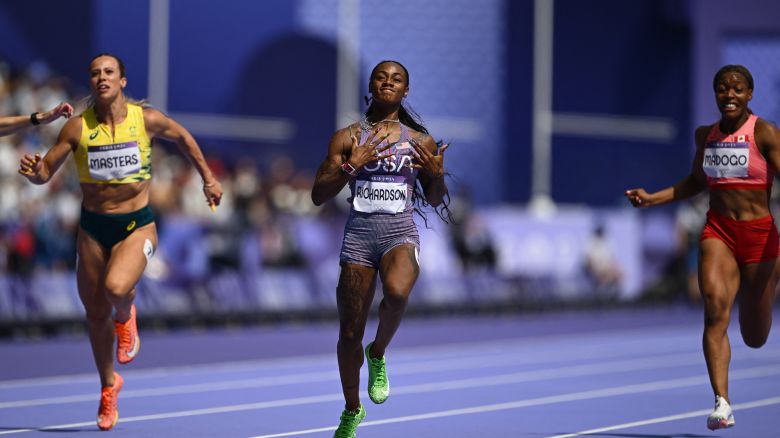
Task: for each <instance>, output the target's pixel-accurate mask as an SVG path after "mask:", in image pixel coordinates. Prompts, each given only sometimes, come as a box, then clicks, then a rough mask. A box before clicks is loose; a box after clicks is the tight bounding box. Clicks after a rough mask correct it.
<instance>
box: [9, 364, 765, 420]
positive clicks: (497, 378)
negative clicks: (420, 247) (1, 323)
mask: <svg viewBox="0 0 780 438" xmlns="http://www.w3.org/2000/svg"><path fill="white" fill-rule="evenodd" d="M775 357H780V352H778V354H776V355H775ZM510 359H511V358H510ZM507 363H510V364H511V363H512V361H510V360H507ZM700 363H701V354H700V353H688V354H672V355H664V356H653V357H640V358H635V359H628V360H620V361H614V360H613V361H609V362H596V363H592V364H584V365H570V366H566V367H556V368H545V369H542V370H531V371H519V372H515V373H509V374H499V375H494V376H484V377H470V378H466V379H457V380H448V381H443V382H432V383H424V384H416V385H406V386H401V387H397V388H394V394H415V393H421V392H435V391H442V390H454V389H465V388H474V387H483V386H495V385H504V384H512V383H520V382H530V381H537V380H551V379H558V378H569V377H581V376H592V375H598V374H606V373H615V372H625V371H637V370H648V369H658V368H668V367H675V366H680V365H698V364H700ZM437 364H438V365H439V367H438V368H436V367H435V366H433V365H437ZM420 365H422V366H419V367H418V366H412V367H408V366H407V367H403V366H401V367H394V368H393V375H410V374H419V373H425V372H434V371H436V372H441V371H445V370H453V369H454V370H458V369H461V370H462V369H467V370H476V369H480V368H486V367H491V366H494V365H495V362H486V361H484V359H483V361H482V362H478V361H477V358H474V360H473V361H469V363H464V362H461V363H457V362H451V363H449V364H441V363H437V362H436V361H432V362H429V363H426V364H420ZM324 381H333V382H338V373H337V371H336V370H335V369H334V370H332V371H327V372H318V373H306V374H291V375H286V376H271V377H259V378H254V379H239V380H230V381H219V382H206V383H199V384H188V385H173V386H165V387H157V388H150V389H137V390H125V391H124V392H122V399H123V400H126V399H129V398H141V397H155V396H168V395H178V394H194V393H203V392H213V391H228V390H236V389H247V388H260V387H269V386H282V385H295V384H302V383H314V382H324ZM95 400H96V395H95V393H86V394H77V395H69V396H61V397H46V398H37V399H28V400H15V401H8V402H0V409H10V408H21V407H30V406H43V405H54V404H65V403H76V402H94V401H95Z"/></svg>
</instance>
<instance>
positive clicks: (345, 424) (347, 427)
mask: <svg viewBox="0 0 780 438" xmlns="http://www.w3.org/2000/svg"><path fill="white" fill-rule="evenodd" d="M359 413H360V411H356V412H349V411H344V412H343V413H342V414H341V418H340V419H339V420H340V421H339V427H338V429H336V437H338V438H341V437H345V438H352V437H353V436H354V434H355V430H356V429H357V426H358V422H357V417H358V414H359Z"/></svg>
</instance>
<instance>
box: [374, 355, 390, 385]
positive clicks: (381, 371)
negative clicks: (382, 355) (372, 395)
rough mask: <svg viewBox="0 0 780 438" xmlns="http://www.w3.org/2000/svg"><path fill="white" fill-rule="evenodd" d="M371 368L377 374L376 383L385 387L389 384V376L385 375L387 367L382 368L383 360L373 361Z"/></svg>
mask: <svg viewBox="0 0 780 438" xmlns="http://www.w3.org/2000/svg"><path fill="white" fill-rule="evenodd" d="M371 366H372V368H374V372H375V373H376V382H377V383H378V384H380V385H382V386H384V385H385V383H387V374H386V373H385V367H383V366H382V359H371Z"/></svg>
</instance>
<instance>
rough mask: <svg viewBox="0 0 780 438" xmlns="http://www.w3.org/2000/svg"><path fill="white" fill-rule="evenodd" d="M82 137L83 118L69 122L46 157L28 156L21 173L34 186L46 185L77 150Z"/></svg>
mask: <svg viewBox="0 0 780 438" xmlns="http://www.w3.org/2000/svg"><path fill="white" fill-rule="evenodd" d="M80 137H81V118H75V119H70V120H68V122H67V123H65V126H63V127H62V130H61V131H60V135H59V136H58V137H57V143H55V144H54V146H52V147H51V148H50V149H49V151H48V152H47V153H46V155H45V156H44V157H43V158H41V156H40V154H35V155H34V156H31V155H29V154H26V155H25V156H23V157H22V159H21V161H20V163H19V173H20V174H21V175H22V176H24V177H25V178H27V179H28V180H29V181H30V182H31V183H33V184H45V183H47V182H49V180H51V177H52V176H54V174H55V173H56V172H57V170H59V168H60V167H62V164H63V163H64V162H65V160H66V159H67V158H68V153H69V152H70V151H72V150H74V149H75V148H76V146H77V145H78V142H79V138H80Z"/></svg>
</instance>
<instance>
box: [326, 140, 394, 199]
mask: <svg viewBox="0 0 780 438" xmlns="http://www.w3.org/2000/svg"><path fill="white" fill-rule="evenodd" d="M354 131H355V129H354V127H353V126H350V127H348V128H344V129H340V130H338V131H336V133H335V134H333V137H332V138H331V139H330V143H329V144H328V155H327V156H326V157H325V160H323V161H322V164H320V167H319V169H317V176H316V177H315V178H314V186H312V188H311V200H312V202H314V205H322V204H323V203H325V201H327V200H329V199H332V198H333V197H334V196H336V195H338V193H339V192H340V191H341V189H343V188H344V186H345V185H346V184H347V182H349V179H350V178H351V177H352V176H354V175H349V174H348V173H346V172H345V171H344V170H342V168H341V165H342V164H344V163H349V165H350V167H351V168H352V169H354V170H355V171H356V172H357V171H359V170H360V169H362V168H363V166H365V165H366V164H368V163H370V162H373V161H376V160H383V159H385V158H387V157H389V156H390V155H391V154H390V153H385V154H382V153H383V152H386V151H387V150H388V149H389V148H390V146H391V145H390V144H388V145H385V146H382V147H379V148H377V146H378V145H379V143H381V142H382V141H383V140H385V139H386V138H387V137H388V136H389V134H386V133H385V134H381V129H377V130H376V131H374V132H373V133H372V134H371V135H369V136H368V137H367V138H366V141H365V142H363V144H361V145H358V135H359V134H358V133H357V132H354Z"/></svg>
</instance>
